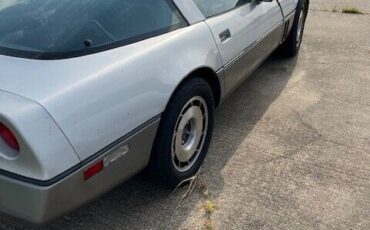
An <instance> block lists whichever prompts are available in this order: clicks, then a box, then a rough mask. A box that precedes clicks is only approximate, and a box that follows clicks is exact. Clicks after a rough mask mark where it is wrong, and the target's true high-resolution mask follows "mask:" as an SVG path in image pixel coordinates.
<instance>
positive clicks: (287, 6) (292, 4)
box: [278, 0, 298, 17]
mask: <svg viewBox="0 0 370 230" xmlns="http://www.w3.org/2000/svg"><path fill="white" fill-rule="evenodd" d="M278 1H279V2H280V5H281V8H282V10H283V13H284V16H285V17H287V16H289V14H291V13H292V12H294V10H295V9H296V7H297V4H298V0H278Z"/></svg>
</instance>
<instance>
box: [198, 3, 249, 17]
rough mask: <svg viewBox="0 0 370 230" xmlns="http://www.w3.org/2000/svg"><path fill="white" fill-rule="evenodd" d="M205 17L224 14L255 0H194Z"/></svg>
mask: <svg viewBox="0 0 370 230" xmlns="http://www.w3.org/2000/svg"><path fill="white" fill-rule="evenodd" d="M193 1H194V2H195V4H196V5H197V6H198V7H199V9H200V11H202V13H203V14H204V16H205V17H207V18H208V17H212V16H214V15H217V14H222V13H224V12H226V11H229V10H232V9H234V8H237V7H239V6H242V5H244V4H247V3H250V2H252V1H253V0H193Z"/></svg>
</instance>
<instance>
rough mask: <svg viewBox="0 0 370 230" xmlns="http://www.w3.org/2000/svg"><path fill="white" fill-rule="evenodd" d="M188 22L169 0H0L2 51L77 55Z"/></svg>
mask: <svg viewBox="0 0 370 230" xmlns="http://www.w3.org/2000/svg"><path fill="white" fill-rule="evenodd" d="M184 25H185V22H184V20H183V19H182V17H181V16H180V14H179V12H178V11H177V10H176V9H175V7H174V6H173V3H171V2H170V1H167V0H0V47H1V48H0V53H3V54H4V53H5V54H9V55H12V54H16V55H17V56H22V55H21V54H24V55H23V56H28V57H31V58H32V57H34V58H40V57H41V58H42V57H44V58H48V57H49V58H61V57H65V56H68V55H71V56H79V55H83V54H86V53H92V52H98V51H100V50H104V49H109V48H114V47H118V46H122V45H126V44H129V43H132V42H136V41H139V40H142V39H145V38H149V37H151V36H156V35H159V34H163V33H166V32H168V31H171V30H173V29H176V28H179V27H182V26H184Z"/></svg>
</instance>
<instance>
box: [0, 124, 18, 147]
mask: <svg viewBox="0 0 370 230" xmlns="http://www.w3.org/2000/svg"><path fill="white" fill-rule="evenodd" d="M0 138H2V139H3V140H4V142H5V143H6V144H7V145H8V146H9V147H10V148H12V149H14V150H16V151H18V152H19V151H20V148H19V144H18V141H17V138H16V137H15V136H14V134H13V133H12V131H11V130H10V129H9V128H8V127H6V126H5V125H3V124H1V123H0Z"/></svg>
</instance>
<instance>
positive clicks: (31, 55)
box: [0, 0, 189, 60]
mask: <svg viewBox="0 0 370 230" xmlns="http://www.w3.org/2000/svg"><path fill="white" fill-rule="evenodd" d="M166 2H168V5H169V7H170V8H171V9H172V10H173V12H174V14H175V15H176V16H177V17H178V18H179V19H180V23H178V24H176V25H172V26H169V27H166V28H162V29H159V30H156V31H152V32H149V33H145V34H141V35H138V36H135V37H132V38H129V39H124V40H120V41H116V42H112V43H109V44H104V45H100V46H97V47H92V48H86V49H84V50H77V51H70V52H50V53H47V52H35V51H24V50H17V49H12V48H6V47H0V54H1V55H6V56H12V57H19V58H27V59H38V60H60V59H69V58H74V57H80V56H86V55H91V54H95V53H99V52H103V51H106V50H111V49H115V48H118V47H122V46H126V45H129V44H132V43H135V42H139V41H142V40H146V39H149V38H152V37H156V36H159V35H162V34H166V33H169V32H172V31H174V30H177V29H181V28H184V27H186V26H189V22H188V21H187V20H186V18H185V17H184V16H183V15H182V13H181V12H180V10H179V9H178V8H177V7H176V6H175V4H174V3H173V2H172V1H171V0H166Z"/></svg>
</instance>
